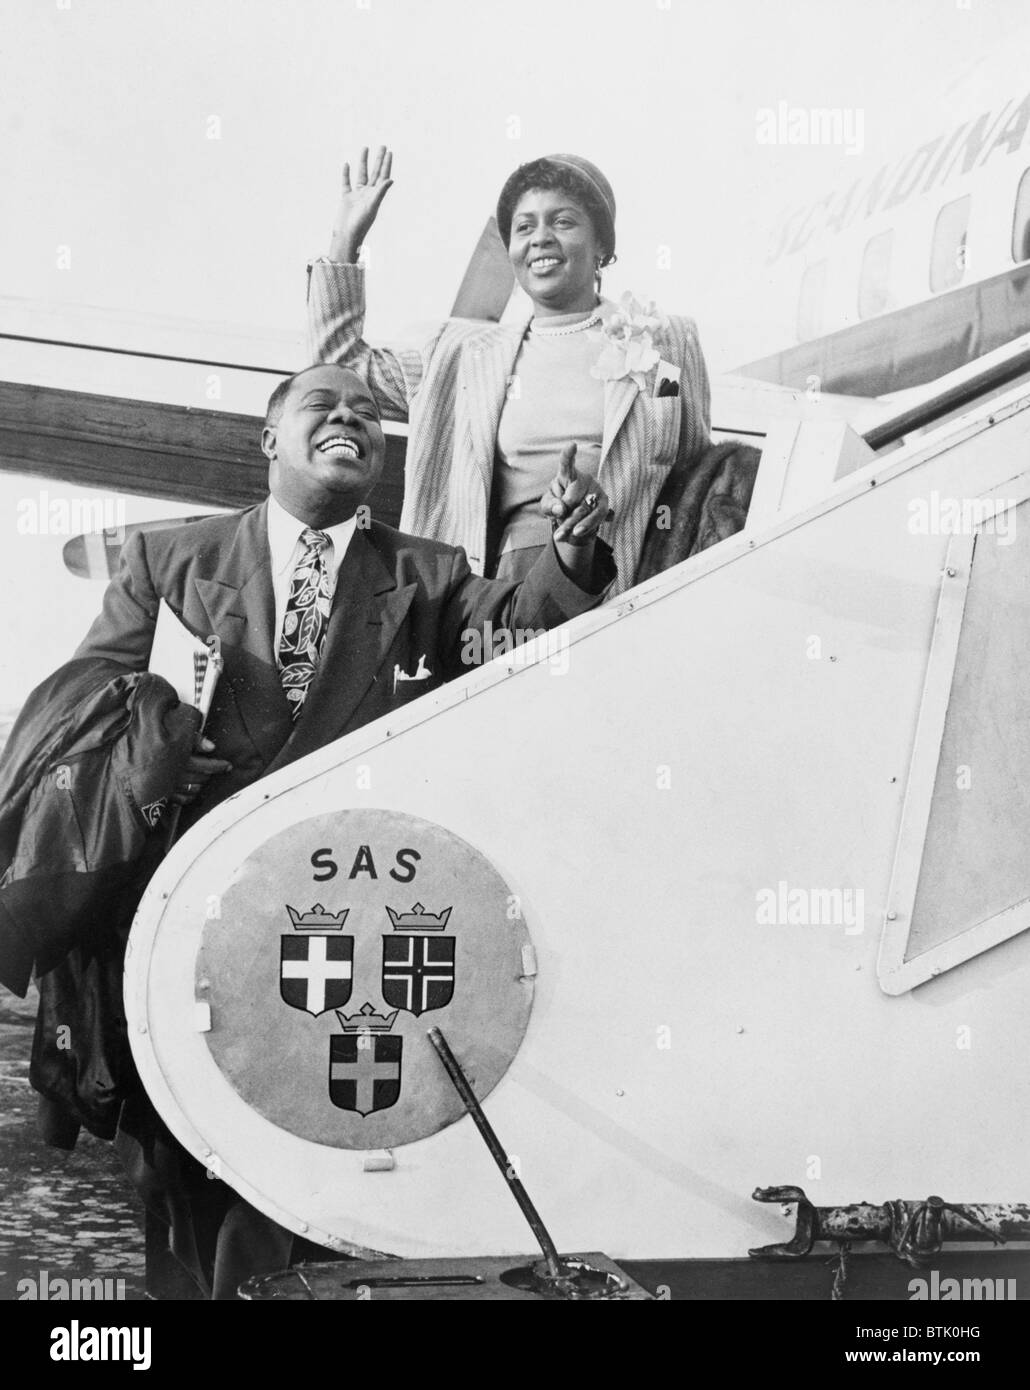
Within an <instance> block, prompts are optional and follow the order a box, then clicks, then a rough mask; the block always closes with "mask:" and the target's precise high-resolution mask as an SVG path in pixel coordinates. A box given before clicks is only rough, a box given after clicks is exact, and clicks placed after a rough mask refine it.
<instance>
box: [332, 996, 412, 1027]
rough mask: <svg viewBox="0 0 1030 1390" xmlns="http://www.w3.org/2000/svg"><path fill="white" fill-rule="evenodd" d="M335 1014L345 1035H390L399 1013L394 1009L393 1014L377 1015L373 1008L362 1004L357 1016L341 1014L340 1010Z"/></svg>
mask: <svg viewBox="0 0 1030 1390" xmlns="http://www.w3.org/2000/svg"><path fill="white" fill-rule="evenodd" d="M334 1012H335V1013H336V1017H337V1018H338V1019H339V1020H340V1027H341V1028H342V1029H343V1031H344V1032H345V1033H388V1032H389V1031H390V1029H391V1028H392V1027H393V1021H394V1019H395V1018H396V1017H397V1014H398V1012H399V1011H398V1010H397V1009H394V1011H393V1013H392V1014H377V1013H376V1011H375V1009H374V1008H373V1006H372V1005H371V1004H368V1003H366V1004H362V1006H361V1008H360V1010H359V1011H358V1012H357V1013H356V1014H351V1015H350V1016H348V1015H347V1014H345V1013H341V1012H340V1010H339V1009H336V1010H335V1011H334Z"/></svg>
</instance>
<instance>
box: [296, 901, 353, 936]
mask: <svg viewBox="0 0 1030 1390" xmlns="http://www.w3.org/2000/svg"><path fill="white" fill-rule="evenodd" d="M286 911H287V912H288V913H289V914H290V921H291V922H292V923H293V930H294V931H343V924H344V922H346V920H347V914H348V913H349V912H350V908H349V907H345V908H344V909H343V911H342V912H337V913H336V914H335V915H334V914H333V913H332V912H326V910H325V908H324V907H323V906H322V904H321V903H315V905H314V907H313V908H312V909H311V911H310V912H298V911H297V909H296V908H295V907H290V905H289V903H287V904H286Z"/></svg>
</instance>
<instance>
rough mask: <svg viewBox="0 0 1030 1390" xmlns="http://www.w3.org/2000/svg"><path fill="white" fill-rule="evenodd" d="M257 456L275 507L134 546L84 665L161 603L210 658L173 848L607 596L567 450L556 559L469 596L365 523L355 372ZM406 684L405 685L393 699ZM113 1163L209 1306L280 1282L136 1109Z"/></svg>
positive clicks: (377, 466) (382, 529)
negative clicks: (487, 659) (212, 679)
mask: <svg viewBox="0 0 1030 1390" xmlns="http://www.w3.org/2000/svg"><path fill="white" fill-rule="evenodd" d="M262 448H263V450H264V453H265V455H266V456H267V458H268V461H269V488H270V492H271V496H270V497H269V498H268V499H267V500H266V501H265V502H264V503H262V504H261V505H260V506H257V507H253V508H251V509H250V510H248V511H244V512H238V513H235V514H232V515H227V516H217V517H211V518H207V519H205V520H202V521H197V522H191V523H187V524H185V525H183V526H181V527H176V528H174V529H172V530H163V531H155V532H150V533H146V532H138V533H137V534H135V535H134V536H132V537H131V539H130V540H129V541H128V542H127V544H126V546H125V548H124V550H123V553H122V563H121V568H120V570H119V573H118V574H117V576H116V577H115V578H114V580H112V582H111V584H110V586H109V587H108V590H107V593H106V595H105V598H104V606H103V610H102V612H101V614H100V616H99V617H98V618H97V620H96V622H95V623H94V624H93V626H92V628H91V629H90V631H89V634H88V635H87V637H86V639H85V641H84V642H83V643H82V645H81V646H80V647H79V649H78V651H77V653H76V656H77V657H92V658H99V659H106V660H111V661H115V662H117V663H119V664H120V665H123V666H126V667H128V668H130V669H132V670H143V669H145V668H146V665H147V662H148V660H149V657H150V649H151V645H152V642H153V636H154V627H155V621H156V618H157V612H158V601H159V599H161V598H163V599H164V600H165V601H166V602H167V603H168V605H169V606H170V607H171V608H172V610H173V611H174V612H175V613H176V614H177V615H178V616H179V617H180V618H181V619H182V621H183V622H184V623H185V624H186V625H187V626H188V627H190V628H191V629H192V630H193V631H194V632H196V633H197V634H198V635H199V636H200V637H202V638H206V637H208V636H209V635H211V634H215V635H217V636H218V637H219V638H220V639H221V650H222V656H223V658H224V662H225V668H224V672H223V675H222V678H221V681H220V683H219V687H218V691H217V694H216V697H215V702H214V705H213V707H212V709H211V713H210V715H209V718H208V722H207V727H206V738H205V739H204V740H203V741H202V742H201V744H200V745H199V746H198V748H197V750H196V752H195V753H194V755H193V756H192V758H191V759H190V761H189V762H188V763H187V765H186V767H185V768H184V770H183V772H182V774H181V777H180V780H179V783H178V785H177V788H176V794H175V798H174V799H175V800H177V801H178V802H179V803H180V804H181V805H182V806H183V807H184V808H185V809H184V813H183V817H182V822H181V825H182V828H183V829H186V828H187V827H188V826H189V825H190V824H192V823H193V822H195V821H196V820H198V819H199V818H200V816H202V815H203V814H204V812H206V811H208V810H210V809H211V807H212V806H214V805H216V804H217V803H218V802H220V801H223V800H224V799H225V798H226V797H228V796H230V795H232V794H233V793H234V792H237V791H239V790H240V789H241V788H242V787H245V786H247V785H249V784H250V783H252V782H254V781H255V780H256V779H257V778H259V777H261V776H263V775H265V774H266V773H269V772H271V771H273V770H275V769H277V768H280V767H283V766H285V765H286V764H288V763H291V762H294V761H295V760H296V759H298V758H300V757H302V756H304V754H306V753H311V752H313V751H314V750H316V749H319V748H322V747H324V745H325V744H327V743H329V742H331V741H332V740H333V739H337V738H341V737H342V736H343V735H344V734H347V733H349V732H350V731H351V730H353V729H357V728H359V727H361V725H363V724H366V723H368V722H369V721H370V720H372V719H376V718H378V717H380V716H381V715H384V714H388V713H390V712H392V711H393V710H395V709H397V708H398V707H399V706H400V705H402V704H404V703H406V702H407V701H408V700H410V699H412V698H414V697H416V696H417V695H421V694H424V693H425V692H427V691H429V690H432V689H434V688H435V687H437V686H438V685H440V684H441V683H442V682H443V681H445V680H447V679H449V678H451V677H453V676H456V675H459V674H461V672H462V671H463V669H465V666H464V664H463V660H462V654H463V651H464V652H465V653H467V652H468V651H469V649H470V644H469V642H468V634H469V632H470V631H473V632H474V631H476V630H477V629H479V630H483V631H497V630H498V629H500V630H505V629H507V630H509V631H511V630H515V629H518V628H522V629H537V630H539V629H549V628H552V627H554V626H556V625H557V624H559V623H562V622H564V621H565V620H566V619H569V618H572V617H574V616H576V615H577V614H579V613H582V612H585V611H586V610H587V609H590V608H592V607H593V606H595V605H596V604H597V603H599V602H600V600H601V597H602V595H603V594H604V592H605V590H606V589H607V587H608V586H609V584H610V583H611V581H612V580H613V578H614V573H615V568H614V564H613V563H612V559H611V554H610V552H609V551H608V548H607V546H605V544H604V542H603V541H597V540H596V532H597V528H598V526H599V525H600V524H601V522H602V521H603V520H605V518H606V517H607V515H608V510H609V506H608V498H607V497H606V495H605V494H604V492H603V491H602V490H601V488H600V486H599V485H598V484H597V482H596V481H595V480H594V479H593V478H592V477H590V476H589V475H577V474H576V471H575V466H574V464H573V462H572V460H573V458H574V454H575V449H574V447H573V446H570V447H569V448H567V449H566V450H565V451H564V453H563V455H562V462H561V466H560V468H559V471H558V476H557V477H556V478H555V480H554V482H553V483H552V485H551V490H550V492H549V493H548V494H547V495H546V496H545V497H544V498H542V499H541V507H542V508H543V509H544V510H545V511H546V512H547V513H548V514H550V515H552V516H553V518H554V521H555V527H556V529H555V530H554V533H553V536H552V540H551V543H550V544H548V545H547V546H546V547H545V549H544V550H543V552H542V553H541V555H540V557H539V559H538V561H537V562H536V564H535V565H534V566H533V568H532V569H531V570H530V572H529V573H528V574H527V575H526V577H525V579H524V580H523V581H522V583H521V584H514V583H504V582H500V581H497V580H486V579H481V578H477V577H476V576H475V575H473V574H472V572H471V570H470V568H469V565H468V562H467V560H466V557H465V554H464V552H463V551H462V550H459V549H454V548H453V547H451V546H448V545H444V544H442V543H440V542H437V541H430V540H420V539H417V538H416V537H413V536H407V535H403V534H402V533H400V532H398V531H394V530H392V529H391V528H390V527H388V526H383V525H380V524H378V523H377V522H374V521H367V524H364V525H363V524H361V523H362V520H363V519H366V518H365V517H364V513H365V512H367V509H363V503H364V501H365V498H366V497H367V495H368V494H369V492H370V491H371V489H372V487H373V486H374V484H375V482H376V480H377V479H378V477H379V474H380V472H381V471H382V467H383V460H384V456H385V444H384V438H383V432H382V428H381V426H380V422H379V410H378V408H377V406H376V403H375V401H374V399H373V397H372V395H371V393H370V391H369V388H368V386H367V385H366V384H365V382H364V380H363V379H362V378H361V377H360V376H358V375H357V374H356V373H355V372H353V371H351V370H348V369H346V368H343V367H340V366H334V365H326V366H316V367H311V368H308V369H307V370H305V371H303V372H299V373H298V374H297V375H296V376H294V377H292V378H290V379H289V380H288V381H285V382H283V383H282V384H281V385H280V386H279V387H278V388H277V389H276V391H275V392H274V393H273V395H272V398H271V400H270V401H269V407H268V414H267V417H266V424H265V430H264V433H263V435H262ZM484 645H485V648H486V651H487V654H488V655H489V653H490V643H489V642H487V643H485V644H484ZM480 650H482V647H480ZM397 668H400V671H401V672H402V673H404V674H406V675H407V676H409V677H414V678H409V679H406V680H401V681H398V680H396V679H395V674H396V669H397ZM119 1147H120V1151H121V1153H122V1157H123V1159H124V1161H125V1162H126V1165H127V1167H128V1169H129V1171H130V1173H131V1174H132V1175H133V1177H134V1179H135V1181H136V1183H137V1186H138V1187H139V1189H140V1191H141V1192H142V1193H143V1195H144V1197H145V1199H146V1200H147V1202H148V1206H149V1207H150V1209H151V1210H152V1211H157V1212H158V1213H159V1214H160V1215H162V1216H163V1217H164V1219H165V1220H166V1221H167V1223H168V1225H169V1228H170V1234H171V1248H172V1249H173V1250H174V1251H175V1252H176V1253H177V1254H178V1255H179V1257H180V1259H181V1260H182V1262H183V1263H184V1264H186V1266H187V1267H188V1268H189V1269H190V1272H191V1274H192V1275H193V1277H194V1279H195V1281H196V1282H197V1283H198V1284H199V1285H200V1286H201V1287H202V1288H205V1290H210V1291H211V1293H212V1296H213V1297H215V1298H232V1297H234V1296H235V1290H236V1287H237V1286H238V1284H239V1283H240V1281H241V1280H242V1279H244V1278H246V1277H248V1276H249V1275H253V1274H259V1273H264V1272H269V1271H271V1270H275V1269H280V1268H282V1267H283V1266H284V1265H285V1264H286V1263H288V1260H289V1256H290V1245H291V1241H292V1237H291V1236H290V1235H289V1233H288V1232H285V1231H283V1230H281V1228H279V1227H277V1226H275V1225H274V1223H272V1222H271V1221H269V1220H268V1219H267V1218H265V1217H263V1216H261V1215H260V1214H259V1213H258V1212H256V1211H254V1210H253V1208H251V1207H249V1206H247V1204H246V1203H244V1202H243V1201H242V1199H240V1198H238V1197H236V1195H235V1194H234V1193H232V1192H231V1191H230V1190H229V1189H228V1188H225V1187H223V1185H222V1184H221V1183H218V1182H211V1181H206V1180H205V1179H206V1175H205V1174H204V1172H203V1170H202V1169H201V1168H200V1165H199V1164H197V1163H195V1162H194V1160H192V1159H191V1158H190V1157H189V1156H188V1155H187V1154H186V1153H185V1151H183V1150H181V1149H180V1148H179V1146H178V1145H177V1144H176V1143H175V1141H174V1140H173V1139H172V1138H171V1136H170V1135H169V1134H168V1133H167V1131H165V1130H164V1128H163V1126H162V1125H161V1124H160V1122H159V1121H158V1120H157V1117H156V1115H154V1113H153V1111H152V1110H151V1109H150V1107H149V1103H148V1102H147V1101H146V1099H145V1097H143V1096H142V1095H141V1094H140V1095H137V1096H136V1097H134V1099H133V1100H131V1101H129V1102H127V1103H126V1105H125V1107H124V1108H123V1114H122V1129H121V1132H120V1134H119Z"/></svg>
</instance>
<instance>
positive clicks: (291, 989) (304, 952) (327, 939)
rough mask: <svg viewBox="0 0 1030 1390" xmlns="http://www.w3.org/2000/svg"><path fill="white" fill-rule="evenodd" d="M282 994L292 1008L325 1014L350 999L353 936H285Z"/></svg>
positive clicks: (282, 958)
mask: <svg viewBox="0 0 1030 1390" xmlns="http://www.w3.org/2000/svg"><path fill="white" fill-rule="evenodd" d="M281 940H282V955H281V958H280V962H279V992H280V994H281V995H282V998H283V1001H284V1002H285V1003H287V1004H289V1006H290V1008H291V1009H303V1010H304V1012H305V1013H309V1014H314V1015H315V1017H316V1018H317V1017H318V1015H319V1014H324V1013H325V1012H326V1010H327V1009H342V1008H343V1006H344V1004H346V1003H347V1001H348V1000H349V999H350V992H351V987H352V984H353V975H354V938H353V936H324V935H320V934H308V935H306V936H284V937H282V938H281Z"/></svg>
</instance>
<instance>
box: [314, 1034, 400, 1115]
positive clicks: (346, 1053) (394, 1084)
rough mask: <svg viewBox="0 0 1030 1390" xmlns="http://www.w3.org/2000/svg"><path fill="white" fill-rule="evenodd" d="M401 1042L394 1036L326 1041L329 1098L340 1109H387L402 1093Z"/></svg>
mask: <svg viewBox="0 0 1030 1390" xmlns="http://www.w3.org/2000/svg"><path fill="white" fill-rule="evenodd" d="M403 1047H404V1039H403V1038H402V1037H400V1036H399V1035H396V1034H393V1033H383V1034H380V1035H378V1036H377V1035H376V1034H374V1033H367V1032H360V1033H336V1034H334V1036H333V1037H331V1038H330V1039H329V1099H330V1100H331V1101H332V1103H333V1104H334V1105H335V1106H338V1107H339V1109H341V1110H354V1111H356V1112H357V1113H358V1114H359V1115H371V1114H372V1112H373V1111H374V1110H389V1108H390V1106H391V1105H394V1104H396V1101H397V1097H398V1096H399V1095H400V1093H401V1052H402V1050H403Z"/></svg>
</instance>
